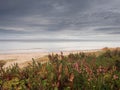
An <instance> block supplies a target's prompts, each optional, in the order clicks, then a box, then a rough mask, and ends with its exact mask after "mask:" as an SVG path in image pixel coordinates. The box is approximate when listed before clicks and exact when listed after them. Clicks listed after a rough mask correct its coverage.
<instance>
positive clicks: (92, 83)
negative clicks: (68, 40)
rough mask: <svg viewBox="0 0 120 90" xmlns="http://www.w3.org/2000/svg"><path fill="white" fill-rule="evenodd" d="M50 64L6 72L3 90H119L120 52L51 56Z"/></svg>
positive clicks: (0, 81) (0, 72)
mask: <svg viewBox="0 0 120 90" xmlns="http://www.w3.org/2000/svg"><path fill="white" fill-rule="evenodd" d="M48 59H49V60H48V62H44V63H41V62H39V61H35V60H34V59H33V61H32V63H29V65H28V66H27V67H25V68H23V69H21V68H19V66H18V64H14V65H11V66H10V67H8V68H3V65H4V63H1V61H0V65H1V68H0V90H120V49H114V50H109V49H106V50H104V52H103V53H99V54H98V53H97V55H96V54H95V53H87V54H86V53H76V54H72V53H71V54H69V55H67V56H66V55H63V53H62V52H61V55H58V54H52V55H48Z"/></svg>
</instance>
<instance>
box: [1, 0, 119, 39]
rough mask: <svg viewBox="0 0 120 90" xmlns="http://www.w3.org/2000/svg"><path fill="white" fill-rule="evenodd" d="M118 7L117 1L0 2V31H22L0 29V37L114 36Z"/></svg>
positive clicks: (117, 24)
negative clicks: (105, 34)
mask: <svg viewBox="0 0 120 90" xmlns="http://www.w3.org/2000/svg"><path fill="white" fill-rule="evenodd" d="M119 3H120V1H119V0H114V1H113V0H0V27H16V28H25V31H24V30H20V31H16V30H4V29H0V34H1V33H2V34H8V35H9V34H10V35H13V34H21V35H23V34H29V35H32V34H34V35H35V34H39V35H46V36H47V35H48V34H50V35H51V36H52V33H58V34H64V35H67V34H68V33H69V34H70V35H72V34H73V33H74V34H75V33H76V34H81V32H83V31H84V33H86V34H87V33H88V34H90V33H92V35H93V34H99V32H102V33H107V34H116V33H117V32H119V25H120V6H119ZM113 26H114V27H113ZM94 27H97V28H95V29H94ZM106 27H107V28H106ZM86 28H87V29H88V30H86ZM90 28H93V30H91V29H90ZM89 29H90V30H89ZM71 31H72V32H71ZM76 34H75V35H76ZM50 35H49V36H50ZM56 35H57V34H56ZM76 37H77V36H76Z"/></svg>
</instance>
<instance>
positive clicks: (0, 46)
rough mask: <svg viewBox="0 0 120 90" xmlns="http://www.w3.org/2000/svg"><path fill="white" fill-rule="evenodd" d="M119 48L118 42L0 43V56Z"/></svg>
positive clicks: (119, 43) (119, 42)
mask: <svg viewBox="0 0 120 90" xmlns="http://www.w3.org/2000/svg"><path fill="white" fill-rule="evenodd" d="M103 47H120V41H28V42H27V41H23V42H22V41H0V54H5V53H24V52H54V51H70V50H89V49H101V48H103Z"/></svg>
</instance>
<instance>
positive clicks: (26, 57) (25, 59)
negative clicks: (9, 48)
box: [0, 49, 100, 67]
mask: <svg viewBox="0 0 120 90" xmlns="http://www.w3.org/2000/svg"><path fill="white" fill-rule="evenodd" d="M96 51H100V49H95V50H75V51H63V53H64V55H68V54H69V53H78V52H96ZM52 53H54V54H60V52H34V53H29V52H28V53H15V54H0V60H5V61H6V64H5V65H4V67H8V66H10V65H12V64H14V63H18V65H19V66H20V67H24V66H26V64H27V63H29V62H31V61H32V58H34V59H35V60H37V59H40V58H43V57H45V56H46V55H48V54H52Z"/></svg>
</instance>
